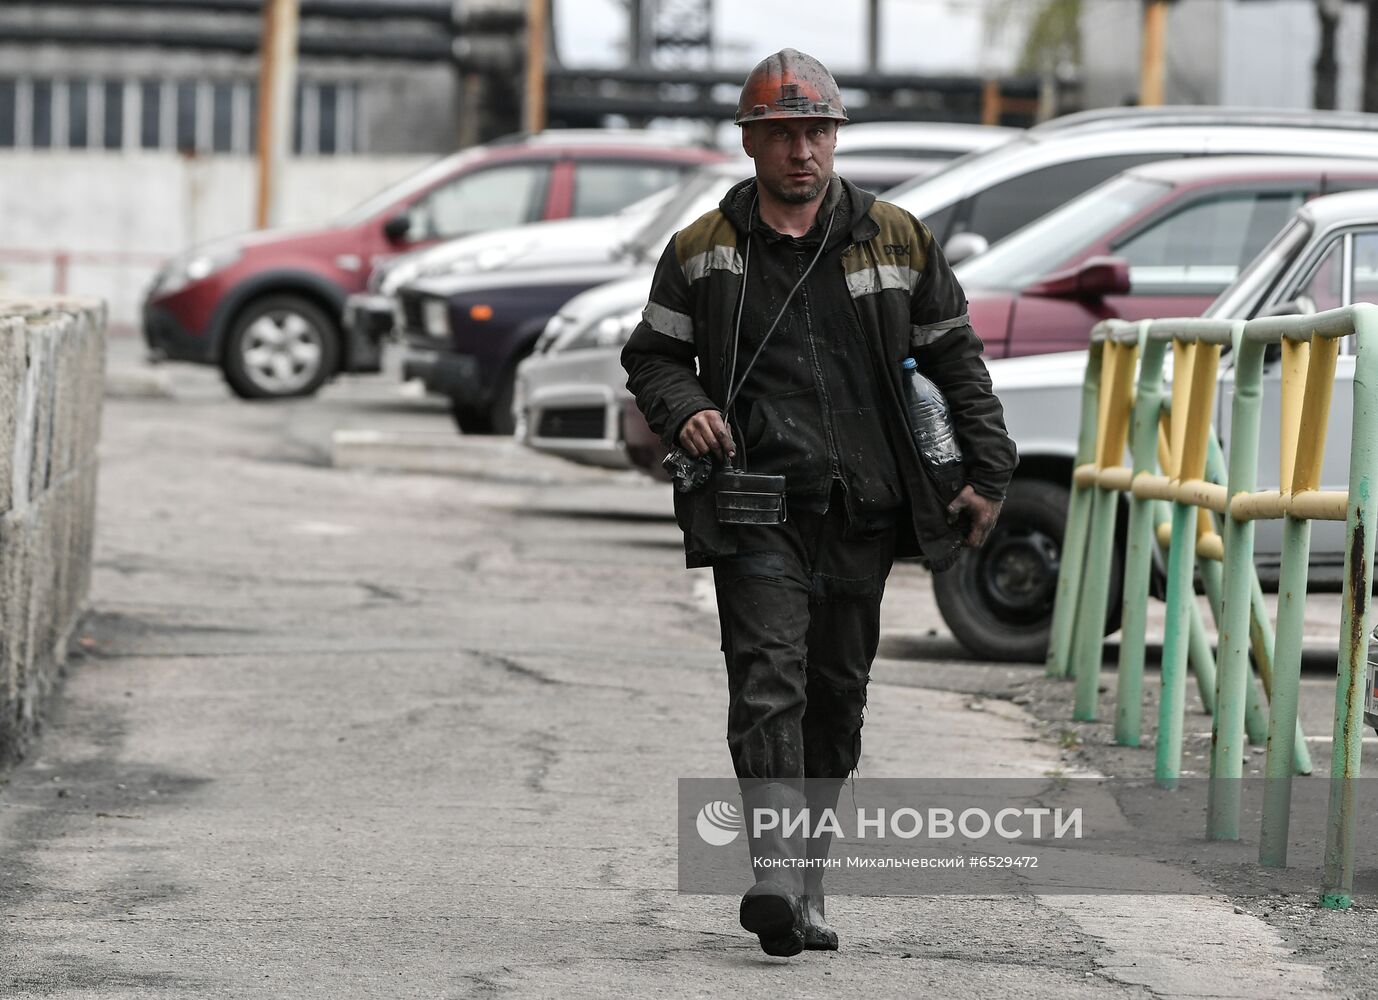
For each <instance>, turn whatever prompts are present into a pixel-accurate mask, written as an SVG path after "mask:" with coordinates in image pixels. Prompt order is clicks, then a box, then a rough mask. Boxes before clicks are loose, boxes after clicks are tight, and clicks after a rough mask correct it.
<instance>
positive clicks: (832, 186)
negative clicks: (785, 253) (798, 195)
mask: <svg viewBox="0 0 1378 1000" xmlns="http://www.w3.org/2000/svg"><path fill="white" fill-rule="evenodd" d="M828 188H829V190H828V195H827V197H826V198H825V199H824V201H823V208H822V209H820V212H822V211H827V210H829V209H830V208H831V207H832V206H834V205H836V204H837V199H838V198H839V197H841V196H842V195H843V193H844V192H845V194H846V196H847V197H846V204H847V206H848V208H849V209H850V211H849V213H848V218H847V225H848V228H849V230H850V232H851V237H852V242H853V243H864V242H866V241H867V240H870V239H874V238H875V236H876V234H878V233H879V232H880V226H879V225H877V224H876V222H875V220H874V219H872V218H871V216H870V215H869V212H870V211H871V206H872V205H874V204H875V203H876V196H875V195H873V194H872V193H871V192H870V191H864V190H862V189H861V188H859V187H857V186H856V185H855V184H853V183H852V182H851V181H849V180H847V179H846V178H845V177H839V176H838V175H837V174H834V175H833V177H832V180H831V181H830V182H829V184H828ZM755 201H756V178H754V177H749V178H747V179H746V180H744V181H741V182H739V183H737V184H734V185H732V187H731V189H729V190H728V192H727V194H725V195H723V198H722V201H720V202H719V203H718V208H719V210H720V211H721V212H722V214H723V215H724V216H726V217H727V220H728V221H729V222H731V223H732V225H733V226H734V227H735V228H736V229H737V232H739V233H746V232H750V231H751V211H752V205H753V204H754V203H755Z"/></svg>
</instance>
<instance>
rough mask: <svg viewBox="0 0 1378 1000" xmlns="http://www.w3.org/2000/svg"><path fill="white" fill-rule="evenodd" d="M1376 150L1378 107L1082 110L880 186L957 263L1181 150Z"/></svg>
mask: <svg viewBox="0 0 1378 1000" xmlns="http://www.w3.org/2000/svg"><path fill="white" fill-rule="evenodd" d="M1232 153H1233V154H1264V155H1267V154H1289V153H1295V154H1298V155H1302V154H1305V155H1312V156H1343V157H1367V158H1372V157H1374V156H1375V155H1378V115H1363V114H1349V113H1343V112H1325V111H1311V112H1285V111H1283V112H1262V111H1259V112H1255V111H1246V110H1240V109H1229V108H1198V109H1166V110H1158V109H1146V110H1143V111H1130V110H1124V109H1121V110H1116V111H1112V112H1087V113H1084V114H1081V115H1068V116H1067V117H1066V118H1059V119H1054V120H1052V121H1050V122H1046V123H1044V124H1041V125H1037V126H1035V127H1033V128H1031V129H1028V130H1026V131H1025V132H1024V133H1023V134H1022V135H1020V136H1018V137H1017V138H1015V139H1012V140H1010V141H1009V142H1006V143H1002V144H1001V145H999V146H996V147H994V148H992V149H988V150H985V151H983V152H977V153H971V154H969V155H967V156H964V157H962V158H960V159H957V160H953V161H952V162H951V163H949V164H948V165H947V166H946V167H945V168H944V169H943V170H941V171H939V172H938V173H936V174H933V175H932V176H930V177H925V178H920V179H918V180H916V181H913V182H911V183H909V184H905V185H901V186H900V187H898V188H896V189H894V190H892V191H889V192H887V193H886V200H888V201H892V202H894V203H895V204H897V205H899V206H900V207H901V208H904V209H907V210H908V211H910V212H912V213H913V214H914V215H916V216H918V217H919V218H920V219H922V220H924V222H926V223H927V224H928V226H929V228H931V229H932V230H933V234H934V236H936V237H937V238H938V240H939V241H940V242H941V243H942V244H943V249H944V251H945V253H946V254H947V257H948V260H950V261H952V262H953V263H956V262H958V261H961V260H965V259H966V258H968V257H974V256H976V255H977V254H979V253H983V252H984V251H985V250H986V249H987V248H988V247H989V246H991V245H992V244H995V243H997V242H999V241H1000V240H1002V239H1004V238H1005V237H1006V236H1008V235H1010V234H1011V233H1013V232H1014V231H1015V230H1017V229H1019V228H1021V227H1023V226H1025V225H1027V224H1028V223H1030V222H1033V221H1034V220H1035V219H1038V218H1041V217H1042V216H1044V215H1047V214H1048V213H1049V212H1051V211H1052V210H1053V209H1055V208H1057V207H1058V206H1059V205H1062V204H1065V203H1066V202H1068V201H1070V200H1071V199H1072V198H1075V197H1076V196H1078V195H1080V194H1084V193H1085V192H1086V191H1089V190H1090V189H1091V188H1093V187H1095V186H1096V185H1098V184H1100V183H1101V182H1103V181H1105V180H1108V179H1109V178H1111V177H1113V176H1114V175H1116V174H1118V173H1121V172H1122V171H1124V170H1128V169H1129V168H1130V167H1135V166H1139V165H1141V164H1144V163H1152V162H1155V161H1159V160H1170V159H1178V158H1181V157H1186V156H1220V155H1228V154H1232Z"/></svg>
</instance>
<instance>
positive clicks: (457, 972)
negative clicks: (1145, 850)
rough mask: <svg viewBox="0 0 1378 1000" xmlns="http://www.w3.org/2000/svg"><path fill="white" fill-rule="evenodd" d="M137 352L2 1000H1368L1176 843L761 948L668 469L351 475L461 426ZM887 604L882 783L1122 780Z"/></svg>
mask: <svg viewBox="0 0 1378 1000" xmlns="http://www.w3.org/2000/svg"><path fill="white" fill-rule="evenodd" d="M137 353H138V351H137V345H135V344H134V343H133V342H129V341H123V342H116V343H115V344H114V346H113V350H112V367H114V368H115V369H117V370H118V372H117V375H118V377H116V378H114V379H112V385H115V386H116V387H117V389H118V393H119V397H118V398H112V399H110V400H108V403H107V409H106V414H105V430H104V437H103V443H102V473H101V484H100V514H99V516H100V521H99V525H98V541H97V566H96V572H95V577H94V583H93V593H92V605H93V613H92V616H91V618H90V620H89V622H88V625H87V628H85V629H84V630H83V631H82V633H81V635H80V636H79V638H78V642H77V653H76V655H75V657H74V660H73V663H72V668H71V671H70V678H69V680H68V682H67V684H66V687H65V690H64V691H63V692H62V695H61V698H60V699H59V703H58V705H57V707H56V710H55V711H54V713H53V715H52V716H51V718H50V720H49V723H48V725H47V726H46V727H45V731H44V733H43V736H42V739H41V741H40V743H39V744H38V746H37V748H36V752H35V753H34V754H33V755H32V756H31V757H30V758H29V759H28V760H27V761H25V762H24V763H23V764H22V765H20V766H19V767H18V768H17V769H16V770H14V771H13V772H12V773H11V774H10V775H9V779H8V784H7V785H6V787H4V788H3V790H0V866H3V868H2V869H0V870H3V873H4V879H3V882H0V920H3V923H0V927H3V931H0V984H3V987H4V993H5V995H6V996H14V997H37V996H72V997H78V996H79V997H102V998H105V997H109V998H125V997H163V996H166V997H191V996H195V997H249V996H253V997H258V996H263V997H269V996H272V997H468V996H478V997H486V996H503V997H506V996H514V997H555V996H559V997H582V996H590V997H592V996H599V997H602V996H618V997H622V996H626V997H645V996H649V995H660V996H666V997H681V996H686V997H688V996H718V995H724V994H728V995H733V994H741V995H751V994H765V995H770V994H772V993H775V994H780V993H783V994H787V995H791V996H804V997H807V996H820V997H822V996H829V997H835V996H858V997H861V996H865V997H877V996H915V995H918V996H943V997H956V998H961V997H973V998H974V997H980V998H987V997H991V996H1001V997H1159V996H1161V997H1176V996H1183V997H1185V996H1194V997H1199V996H1234V997H1243V996H1269V997H1271V996H1330V995H1356V996H1358V995H1364V991H1363V989H1362V986H1361V985H1359V986H1356V985H1355V983H1356V981H1357V982H1360V983H1361V982H1362V980H1356V979H1354V977H1353V975H1352V970H1350V972H1345V971H1344V970H1343V968H1342V966H1345V963H1344V962H1343V961H1340V960H1339V959H1336V958H1335V956H1327V955H1326V954H1324V950H1323V949H1316V948H1313V949H1309V950H1308V951H1307V952H1306V954H1305V955H1303V956H1301V957H1298V955H1297V954H1295V953H1294V952H1296V950H1297V949H1296V947H1295V946H1294V944H1292V943H1291V941H1292V939H1291V938H1289V937H1288V936H1287V935H1286V934H1285V933H1284V932H1283V931H1280V930H1279V929H1278V922H1277V920H1276V919H1272V918H1271V917H1270V914H1268V913H1262V912H1260V913H1254V912H1252V911H1250V910H1249V909H1248V908H1247V907H1241V906H1239V905H1237V904H1236V902H1235V901H1234V900H1233V899H1232V898H1230V896H1229V895H1228V894H1227V893H1225V892H1222V891H1219V890H1218V889H1216V888H1214V887H1213V884H1212V883H1210V882H1209V880H1208V879H1206V880H1203V879H1201V878H1199V877H1198V876H1197V875H1196V873H1194V872H1193V871H1192V870H1191V868H1190V865H1191V861H1190V859H1189V858H1188V857H1187V856H1186V854H1185V853H1183V852H1182V849H1181V845H1175V846H1174V845H1168V846H1166V847H1164V848H1163V849H1162V850H1161V851H1160V856H1158V857H1157V858H1155V859H1154V863H1155V864H1160V865H1161V866H1162V873H1163V878H1164V879H1165V880H1166V881H1171V880H1173V879H1178V878H1185V879H1187V880H1193V879H1194V880H1195V883H1194V884H1195V885H1196V888H1195V889H1193V890H1192V891H1190V892H1185V893H1178V892H1174V893H1171V894H1162V895H1152V896H1142V895H1137V896H1136V895H1123V894H1114V893H1106V892H1099V893H1096V892H1089V891H1088V892H1083V893H1080V894H1075V895H1073V894H1061V893H1046V892H1034V891H1012V892H1006V893H1001V892H994V891H991V887H990V885H989V884H986V883H983V882H982V881H981V880H979V879H975V878H974V879H973V881H972V885H971V890H970V892H969V893H965V894H960V895H940V896H917V897H900V898H886V897H837V898H835V899H834V900H832V901H831V902H830V907H829V912H830V916H831V917H832V918H833V922H834V923H835V924H836V925H837V927H838V930H839V932H840V934H841V935H842V939H843V948H842V950H841V951H840V952H838V953H836V954H807V955H805V956H802V957H800V958H798V959H794V960H789V961H783V960H775V959H769V958H766V957H765V956H763V955H762V954H761V953H760V951H759V950H758V949H757V947H756V944H755V941H754V939H752V938H750V937H748V936H747V935H745V934H744V933H742V932H741V931H740V929H739V928H738V927H737V926H736V922H735V909H736V901H735V899H733V898H730V897H725V896H704V895H693V894H681V893H679V892H677V891H676V861H675V859H676V841H675V809H676V801H675V796H676V780H677V779H679V778H683V777H717V776H726V775H729V774H730V763H729V760H728V757H727V752H726V746H725V744H724V742H723V735H722V725H723V716H724V709H725V694H724V691H723V686H722V678H721V664H720V659H719V657H720V654H719V652H718V648H717V647H718V637H717V629H716V624H715V622H714V620H713V617H712V615H711V613H710V607H711V605H710V601H711V587H709V586H706V581H705V578H704V575H703V574H702V573H690V572H686V571H684V570H683V569H682V556H681V554H680V551H679V548H678V533H677V531H676V530H675V528H674V525H673V523H672V521H671V520H670V519H669V518H668V496H667V494H666V488H665V487H662V486H658V485H655V484H651V483H648V482H643V481H641V480H639V479H637V478H636V477H634V476H631V475H624V474H591V473H589V472H587V471H585V470H580V469H577V468H574V467H569V468H568V469H565V468H564V467H563V466H561V465H559V464H558V463H553V462H552V461H551V460H547V459H544V458H541V457H539V456H531V455H520V454H516V455H509V453H507V452H501V451H499V452H498V453H497V454H499V455H501V456H502V457H503V460H504V462H508V463H510V467H507V466H505V467H504V469H503V472H504V475H503V476H501V477H500V478H496V479H495V478H490V477H489V478H485V477H480V478H472V477H465V478H461V477H454V476H441V475H416V474H401V473H391V472H374V471H367V470H358V469H348V470H345V469H338V468H332V467H330V465H329V464H328V462H329V458H330V455H331V447H330V445H331V440H332V435H333V433H334V432H335V431H336V430H338V429H342V428H347V429H356V430H361V429H370V430H387V431H398V432H435V431H438V430H444V429H446V428H447V427H448V416H447V415H446V414H445V413H444V410H443V408H440V407H438V406H437V405H435V403H433V402H430V401H425V400H420V399H417V398H415V397H414V396H409V395H406V394H404V393H403V392H401V391H400V390H399V387H398V386H397V385H396V384H395V383H394V382H391V381H389V380H386V379H367V380H359V381H357V382H342V383H339V384H337V385H335V386H332V387H331V388H330V389H329V390H328V391H327V392H326V393H325V394H324V395H323V396H322V397H321V398H319V399H316V400H311V401H302V402H294V403H290V404H283V405H246V404H243V403H240V402H238V401H236V400H233V399H231V398H230V397H229V396H228V394H227V393H226V392H225V391H224V389H223V388H222V387H221V385H220V384H219V381H218V379H217V378H216V377H215V375H214V374H213V373H211V372H209V371H205V370H200V369H190V368H178V369H174V370H170V374H169V375H168V376H167V377H166V378H165V379H164V380H163V381H162V382H161V383H158V382H152V383H151V382H149V380H148V378H147V377H146V376H145V375H144V374H143V373H137V372H136V371H135V366H136V359H137ZM160 386H161V389H160ZM149 387H152V388H154V389H159V390H160V391H158V392H154V393H152V394H148V393H145V392H144V389H147V388H149ZM474 448H476V449H480V450H482V449H484V448H490V446H489V445H485V444H483V443H475V444H474ZM490 451H491V448H490ZM885 619H886V633H887V635H886V641H885V646H884V648H883V650H882V659H881V660H880V661H879V662H878V663H877V665H876V670H875V675H874V680H873V686H872V689H871V696H870V701H869V705H868V715H867V721H866V729H865V733H866V748H865V758H864V764H863V772H864V774H865V775H867V776H869V777H903V778H961V779H972V778H980V777H984V776H995V775H1000V776H1004V777H1017V778H1022V779H1028V780H1034V781H1056V780H1059V779H1060V778H1061V777H1064V776H1065V775H1066V774H1067V773H1068V772H1069V771H1070V770H1073V769H1075V770H1079V771H1081V772H1083V773H1084V772H1087V771H1088V770H1089V769H1091V768H1093V767H1094V766H1095V759H1094V757H1087V756H1085V749H1086V745H1087V744H1088V743H1092V742H1094V741H1095V735H1094V733H1092V732H1090V731H1086V732H1085V733H1083V734H1082V735H1080V736H1077V737H1076V738H1075V739H1071V740H1069V738H1068V737H1067V735H1066V732H1067V727H1066V726H1063V725H1060V724H1058V723H1056V722H1055V721H1052V720H1051V719H1050V718H1047V717H1045V718H1042V719H1040V718H1039V717H1038V714H1037V713H1039V712H1043V713H1044V714H1045V716H1046V715H1048V714H1049V713H1051V712H1056V711H1059V710H1060V709H1059V708H1058V706H1056V705H1052V704H1051V701H1050V699H1049V698H1047V697H1042V696H1039V695H1038V692H1039V691H1040V690H1042V689H1041V688H1040V686H1039V685H1040V684H1042V682H1041V680H1040V675H1041V670H1040V669H1039V668H1034V667H1023V666H1001V665H993V664H980V663H974V662H971V661H968V660H965V659H963V658H962V657H961V655H960V652H959V651H958V650H956V649H955V647H954V645H953V643H952V641H951V639H950V637H948V636H946V635H945V634H944V632H943V630H942V628H941V623H940V622H939V621H938V619H937V617H936V614H935V613H934V612H933V610H932V601H931V594H930V592H929V589H928V584H927V580H926V578H925V577H924V574H923V573H922V572H921V571H919V570H918V569H916V568H913V567H908V566H905V567H901V568H900V569H898V570H897V571H896V573H895V574H894V576H893V577H892V581H891V586H890V588H889V591H888V593H887V602H886V608H885ZM1324 683H1325V680H1324V678H1315V677H1309V678H1308V684H1315V685H1323V684H1324ZM1313 700H1314V699H1312V698H1310V696H1308V702H1307V704H1308V706H1311V707H1308V709H1307V711H1308V713H1310V712H1313V711H1315V708H1314V705H1312V701H1313ZM1311 728H1312V730H1313V731H1316V732H1321V731H1324V727H1322V726H1320V725H1313V726H1312V727H1311ZM1126 766H1128V765H1126ZM1102 773H1104V772H1102ZM1117 815H1119V814H1117ZM1124 822H1125V823H1126V824H1128V820H1127V819H1126V820H1125V821H1124ZM1102 888H1104V887H1102ZM1340 919H1345V917H1343V916H1342V917H1341V918H1340ZM1354 926H1358V925H1357V924H1356V925H1354ZM1324 932H1325V926H1324V925H1321V933H1322V934H1324ZM1345 947H1346V948H1349V949H1350V950H1352V952H1353V955H1354V956H1359V955H1361V954H1362V949H1363V945H1362V944H1361V943H1360V942H1358V941H1354V942H1350V943H1348V944H1346V945H1345ZM1341 958H1343V956H1341ZM1346 968H1347V967H1346ZM1337 969H1340V970H1341V971H1339V972H1337V971H1336V970H1337Z"/></svg>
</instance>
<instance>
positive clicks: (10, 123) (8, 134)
mask: <svg viewBox="0 0 1378 1000" xmlns="http://www.w3.org/2000/svg"><path fill="white" fill-rule="evenodd" d="M18 90H19V88H18V85H17V84H16V82H15V81H14V80H0V147H8V146H13V145H14V144H15V141H16V140H17V139H18V136H17V135H16V131H15V120H16V115H15V113H14V111H15V100H16V98H17V97H18Z"/></svg>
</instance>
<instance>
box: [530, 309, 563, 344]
mask: <svg viewBox="0 0 1378 1000" xmlns="http://www.w3.org/2000/svg"><path fill="white" fill-rule="evenodd" d="M568 325H569V320H567V319H565V317H563V316H561V315H560V314H559V313H556V314H555V315H554V316H552V317H550V319H549V320H548V321H547V322H546V324H545V328H544V329H543V330H541V335H540V336H539V337H537V338H536V346H535V347H534V348H533V349H532V353H533V354H544V353H545V352H546V351H548V350H550V349H551V348H552V347H553V346H555V341H557V340H559V339H560V334H562V333H564V332H565V328H566V327H567V326H568Z"/></svg>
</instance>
